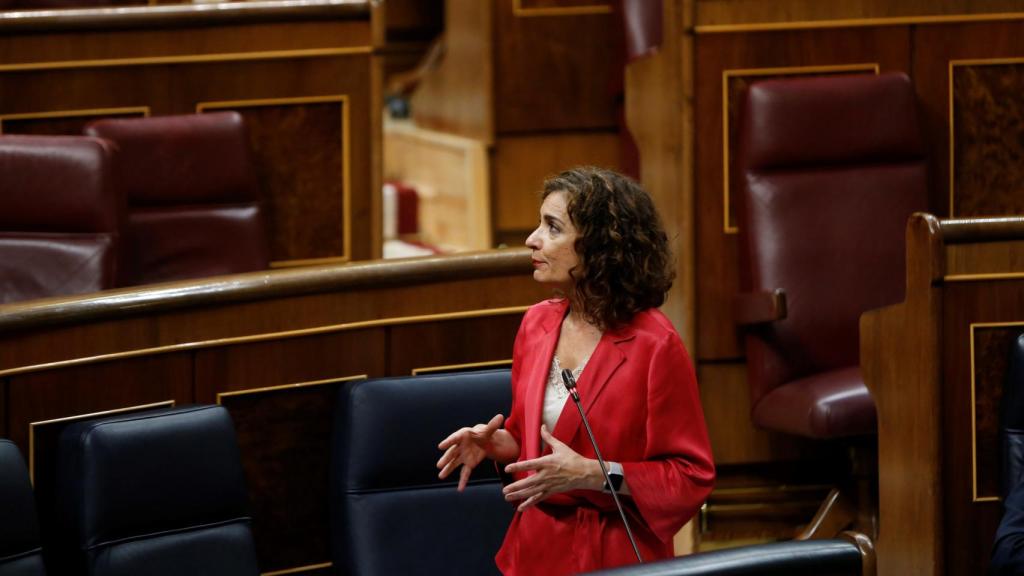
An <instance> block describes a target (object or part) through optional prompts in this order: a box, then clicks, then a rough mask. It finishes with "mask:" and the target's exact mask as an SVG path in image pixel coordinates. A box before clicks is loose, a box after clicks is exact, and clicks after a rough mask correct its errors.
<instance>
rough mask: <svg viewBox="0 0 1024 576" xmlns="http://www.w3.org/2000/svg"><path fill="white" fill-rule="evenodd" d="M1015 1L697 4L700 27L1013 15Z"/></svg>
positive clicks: (734, 0)
mask: <svg viewBox="0 0 1024 576" xmlns="http://www.w3.org/2000/svg"><path fill="white" fill-rule="evenodd" d="M1020 8H1021V6H1020V3H1019V2H1017V1H1016V0H989V1H987V2H972V1H971V0H895V1H894V0H840V1H835V2H814V1H811V2H808V1H807V0H697V25H698V26H702V27H722V28H725V27H727V26H749V25H758V24H760V25H765V24H778V25H786V24H790V25H792V24H793V23H809V24H812V25H813V24H814V23H815V22H817V23H819V25H820V23H822V22H830V21H858V20H874V19H887V18H914V17H926V16H959V15H972V14H990V13H999V12H1015V11H1019V10H1020Z"/></svg>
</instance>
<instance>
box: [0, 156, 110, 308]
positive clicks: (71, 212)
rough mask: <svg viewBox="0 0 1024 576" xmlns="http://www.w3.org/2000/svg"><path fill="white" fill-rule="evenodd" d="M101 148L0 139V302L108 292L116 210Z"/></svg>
mask: <svg viewBox="0 0 1024 576" xmlns="http://www.w3.org/2000/svg"><path fill="white" fill-rule="evenodd" d="M110 170H111V167H110V149H109V146H108V145H107V143H105V142H103V141H101V140H97V139H95V138H87V137H84V136H0V304H2V303H8V302H15V301H20V300H31V299H34V298H45V297H49V296H66V295H72V294H82V293H87V292H95V291H97V290H104V289H106V288H112V287H114V285H115V280H116V275H117V266H118V259H119V258H118V245H119V240H118V230H119V226H120V218H121V216H122V214H123V209H122V205H121V204H120V201H119V199H118V197H117V196H116V195H115V190H114V187H113V186H112V184H111V174H110Z"/></svg>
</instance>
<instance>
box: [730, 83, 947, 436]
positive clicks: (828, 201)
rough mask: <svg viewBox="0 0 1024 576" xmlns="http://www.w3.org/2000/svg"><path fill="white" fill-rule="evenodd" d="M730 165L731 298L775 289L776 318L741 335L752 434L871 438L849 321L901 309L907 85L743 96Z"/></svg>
mask: <svg viewBox="0 0 1024 576" xmlns="http://www.w3.org/2000/svg"><path fill="white" fill-rule="evenodd" d="M740 164H741V168H742V170H743V173H744V180H743V181H742V182H741V186H740V187H741V210H740V230H741V235H742V236H743V238H742V239H741V251H742V252H743V254H742V256H741V260H742V261H743V262H744V263H745V266H746V269H745V270H744V274H743V275H742V280H743V283H744V288H745V289H748V290H750V291H752V292H762V291H772V290H775V289H779V288H781V289H782V290H784V291H785V294H786V304H787V308H788V312H787V316H786V318H785V319H783V320H780V321H777V322H774V323H772V324H770V325H767V326H762V327H758V328H757V329H754V330H751V331H750V332H748V335H747V365H748V372H749V373H748V380H749V382H750V388H751V401H752V402H751V405H752V415H753V419H754V422H755V424H757V425H759V426H762V427H765V428H769V429H775V430H784V431H786V432H791V433H794V434H800V435H804V436H809V437H814V438H831V437H843V436H852V435H859V434H869V433H872V432H873V431H874V428H875V418H876V416H875V410H874V404H873V402H871V401H870V395H869V394H868V391H867V388H866V387H865V386H864V384H863V381H862V379H861V377H860V375H859V373H858V372H857V371H856V366H857V365H858V363H859V321H860V315H861V313H863V312H865V311H867V310H870V309H873V308H878V307H881V306H885V305H888V304H893V303H896V302H898V301H900V300H902V298H903V284H904V281H905V280H904V278H905V274H904V230H905V227H906V222H907V219H908V218H909V217H910V215H911V214H912V213H913V212H915V211H919V210H925V209H927V188H926V185H927V173H926V171H927V167H926V164H925V161H924V146H923V143H922V140H921V136H920V131H919V129H918V120H917V112H916V110H915V107H914V92H913V88H912V87H911V85H910V81H909V79H908V78H907V77H906V76H905V75H902V74H887V75H882V76H873V75H872V76H840V77H822V78H807V79H795V80H794V79H787V80H769V81H764V82H758V83H755V84H753V85H751V87H750V89H749V91H748V94H747V98H746V102H745V108H744V110H743V121H742V124H741V153H740ZM833 376H835V377H837V380H835V381H833V380H832V378H833ZM790 386H793V387H794V388H793V389H791V390H787V391H785V392H783V391H782V390H781V389H780V388H788V387H790Z"/></svg>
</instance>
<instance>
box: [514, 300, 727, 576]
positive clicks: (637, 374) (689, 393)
mask: <svg viewBox="0 0 1024 576" xmlns="http://www.w3.org/2000/svg"><path fill="white" fill-rule="evenodd" d="M567 308H568V302H567V301H566V300H548V301H545V302H541V303H540V304H536V305H534V306H532V307H531V308H530V309H529V310H528V311H527V312H526V315H525V316H524V318H523V322H522V324H521V325H520V327H519V333H518V334H517V335H516V341H515V346H514V349H513V355H512V412H511V414H509V417H508V419H507V420H506V422H505V427H506V429H507V430H508V431H509V432H510V433H511V434H512V435H513V436H514V437H515V439H516V440H517V441H518V442H519V446H520V456H519V459H520V460H530V459H533V458H537V457H539V456H541V455H542V454H543V453H542V452H541V439H540V425H541V412H542V408H543V400H544V388H545V385H546V383H547V376H548V371H549V370H550V368H551V360H552V357H553V355H554V352H555V347H556V345H557V343H558V335H559V332H560V326H561V321H562V319H563V318H564V317H565V314H566V310H567ZM577 389H578V390H579V393H580V397H581V401H582V404H583V409H584V411H585V412H586V413H587V418H588V420H589V421H590V426H591V428H593V430H594V436H595V437H596V438H597V444H598V447H599V448H600V449H601V455H602V456H604V457H605V459H606V460H610V461H615V462H620V463H621V464H622V467H623V473H624V475H625V477H626V483H627V484H628V485H629V488H630V491H631V492H632V497H625V498H623V499H622V500H623V503H624V504H625V505H626V508H627V514H629V515H630V517H631V518H630V526H631V527H632V529H633V534H634V536H635V537H636V538H637V544H638V546H639V548H640V552H641V554H642V555H643V556H644V560H645V561H647V560H654V559H659V558H667V557H670V556H672V537H673V536H674V535H675V534H676V532H678V531H679V529H680V528H682V526H683V524H685V523H686V521H687V520H689V519H690V518H691V517H692V516H693V515H694V514H695V513H696V512H697V509H698V508H699V507H700V506H701V504H702V503H703V502H704V501H705V499H707V496H708V494H709V493H710V491H711V486H712V483H713V481H714V476H715V470H714V464H712V461H711V447H710V444H709V443H708V435H707V429H706V427H705V425H704V414H703V412H702V411H701V405H700V397H699V396H698V392H697V380H696V377H695V376H694V371H693V365H692V363H691V362H690V357H689V355H688V354H687V353H686V349H685V348H684V347H683V343H682V341H681V340H680V339H679V335H678V334H677V333H676V331H675V329H674V328H673V327H672V324H671V323H670V322H669V321H668V319H667V318H665V316H664V315H663V314H662V313H661V312H659V311H658V310H646V311H644V312H641V313H639V314H637V315H636V316H635V317H634V318H633V320H632V322H630V323H629V325H627V326H624V327H623V328H621V329H619V330H615V331H610V330H609V331H605V333H604V334H603V335H602V336H601V340H600V342H599V343H598V345H597V348H596V349H595V350H594V353H593V354H592V355H591V357H590V360H589V361H588V362H587V366H586V368H585V369H584V370H583V373H582V374H581V375H580V378H579V380H578V382H577ZM552 433H553V434H554V436H555V437H556V438H558V439H559V440H561V441H562V442H565V443H566V444H567V445H569V446H570V447H571V448H572V449H573V450H575V451H576V452H578V453H579V454H581V455H583V456H585V457H587V458H594V457H595V455H594V449H593V447H592V446H591V444H590V440H589V439H588V437H587V431H586V429H585V428H584V427H583V424H582V420H581V419H580V415H579V411H577V409H576V406H575V404H574V403H573V401H572V399H571V398H570V399H569V400H568V401H566V403H565V408H564V409H563V410H562V414H561V416H560V417H559V419H558V422H557V424H556V425H555V429H554V430H553V432H552ZM546 452H550V450H549V449H545V453H546ZM520 477H524V476H522V475H520ZM496 562H497V564H498V567H499V568H500V569H501V570H502V572H503V573H504V574H506V575H512V574H545V575H547V574H574V573H578V572H584V571H587V570H594V569H597V568H607V567H612V566H619V565H623V564H631V563H635V562H636V556H635V555H634V554H633V549H632V547H631V546H630V544H629V540H628V538H627V537H626V531H625V527H624V526H623V525H622V520H621V519H620V518H619V516H618V513H617V512H616V511H615V504H614V501H613V500H612V497H611V495H609V494H604V493H602V492H597V491H593V490H576V491H572V492H567V493H564V494H556V495H554V496H552V497H550V498H548V499H547V500H545V501H544V502H543V503H541V504H540V505H538V506H535V507H532V508H529V509H527V510H526V511H525V512H522V513H516V515H515V516H514V517H513V519H512V524H511V525H510V526H509V529H508V533H507V534H506V535H505V541H504V543H503V544H502V547H501V550H499V551H498V555H497V557H496Z"/></svg>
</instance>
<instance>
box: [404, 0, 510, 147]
mask: <svg viewBox="0 0 1024 576" xmlns="http://www.w3.org/2000/svg"><path fill="white" fill-rule="evenodd" d="M494 9H495V8H494V3H493V2H479V1H477V0H446V2H445V36H444V43H445V55H444V58H443V59H442V60H441V62H440V63H439V64H438V67H437V68H436V69H434V70H432V71H431V72H430V73H429V74H427V75H426V76H425V77H424V78H423V80H422V82H421V84H420V85H419V87H418V88H417V90H416V92H415V93H414V94H413V97H412V116H413V118H414V119H415V120H416V123H417V124H419V125H421V126H423V127H426V128H430V129H432V130H439V131H441V132H450V133H452V134H458V135H460V136H466V137H468V138H473V139H475V140H480V141H482V142H486V143H488V144H490V143H492V142H493V141H494V114H495V111H494V74H495V72H494V60H493V51H494V21H493V18H494V16H493V11H494Z"/></svg>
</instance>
